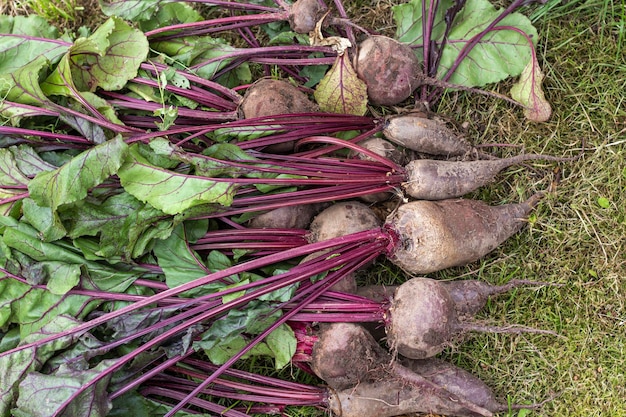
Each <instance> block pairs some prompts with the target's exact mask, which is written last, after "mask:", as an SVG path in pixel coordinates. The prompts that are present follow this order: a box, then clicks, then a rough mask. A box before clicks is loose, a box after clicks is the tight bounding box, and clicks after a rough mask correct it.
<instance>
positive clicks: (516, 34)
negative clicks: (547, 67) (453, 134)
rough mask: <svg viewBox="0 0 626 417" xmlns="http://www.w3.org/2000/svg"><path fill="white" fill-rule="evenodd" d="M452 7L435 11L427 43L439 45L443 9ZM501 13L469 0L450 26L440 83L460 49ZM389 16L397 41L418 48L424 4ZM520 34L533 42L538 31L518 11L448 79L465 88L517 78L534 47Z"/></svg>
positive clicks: (415, 1) (484, 1)
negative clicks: (394, 28) (392, 18)
mask: <svg viewBox="0 0 626 417" xmlns="http://www.w3.org/2000/svg"><path fill="white" fill-rule="evenodd" d="M429 3H430V2H427V7H430V5H429ZM452 5H453V2H451V1H450V0H445V1H442V2H441V3H440V5H439V7H438V9H437V10H436V12H435V20H434V26H433V29H432V34H431V40H434V41H437V42H441V41H442V37H443V34H444V30H445V22H444V15H445V10H447V9H448V8H449V7H450V6H452ZM502 11H503V9H496V8H495V7H494V6H493V5H492V4H491V3H490V2H489V1H488V0H467V2H466V3H465V6H464V7H463V9H461V11H460V12H459V13H458V14H457V15H456V17H455V19H454V21H453V22H452V27H451V29H450V32H449V33H448V37H447V42H446V45H445V47H444V48H443V51H442V53H441V60H440V62H439V67H438V68H437V74H436V78H439V79H442V78H444V77H445V76H446V74H447V73H448V71H449V70H450V69H451V68H452V66H453V65H455V64H456V61H457V59H458V58H459V56H460V53H461V51H462V50H463V48H464V47H465V46H466V45H468V44H469V43H470V42H471V41H472V39H473V38H474V37H475V36H477V35H478V34H480V33H481V32H482V31H483V30H484V29H486V28H487V27H488V26H489V25H490V24H491V23H492V22H493V21H494V20H495V19H496V18H498V17H499V16H500V14H501V13H502ZM393 13H394V19H395V20H396V24H397V28H398V29H397V31H396V37H397V39H398V40H400V41H401V42H405V43H407V44H409V45H411V46H413V47H417V48H421V47H422V44H423V38H422V30H423V27H422V0H412V1H410V2H409V3H406V4H403V5H401V6H396V7H394V9H393ZM524 34H526V35H527V36H528V37H530V39H531V40H532V42H533V43H536V42H537V38H538V34H537V30H536V29H535V28H534V27H533V25H532V23H531V22H530V20H529V19H528V18H527V17H526V16H524V15H522V14H520V13H511V14H509V15H507V16H506V17H504V18H503V19H502V20H501V21H499V22H498V24H497V26H496V27H495V28H493V29H491V30H490V31H488V32H487V33H486V34H485V35H484V36H483V37H482V38H480V39H479V40H478V43H477V44H476V45H475V46H474V47H473V48H472V49H471V50H470V51H469V54H468V55H467V56H465V57H464V58H463V59H462V60H461V61H460V63H459V65H458V67H457V68H456V70H454V72H453V73H452V74H451V76H450V78H448V80H447V81H448V82H450V83H453V84H458V85H463V86H466V87H480V86H484V85H487V84H490V83H495V82H498V81H501V80H504V79H506V78H508V77H515V76H518V75H520V74H521V72H522V70H523V69H524V67H525V66H526V64H527V63H528V61H529V60H530V57H531V47H532V45H530V44H529V42H528V40H527V38H526V36H524ZM419 52H420V51H418V55H420V54H419ZM420 58H421V56H420Z"/></svg>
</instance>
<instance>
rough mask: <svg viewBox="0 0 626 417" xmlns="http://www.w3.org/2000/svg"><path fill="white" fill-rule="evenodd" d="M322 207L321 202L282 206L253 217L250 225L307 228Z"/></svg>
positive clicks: (273, 227) (261, 227)
mask: <svg viewBox="0 0 626 417" xmlns="http://www.w3.org/2000/svg"><path fill="white" fill-rule="evenodd" d="M321 207H322V205H321V204H301V205H298V206H286V207H280V208H277V209H274V210H271V211H268V212H266V213H263V214H260V215H258V216H256V217H254V218H252V219H251V220H250V222H249V224H248V227H250V228H253V229H264V228H265V229H306V228H308V227H309V225H310V224H311V219H313V216H315V214H316V213H317V212H318V211H319V210H320V208H321Z"/></svg>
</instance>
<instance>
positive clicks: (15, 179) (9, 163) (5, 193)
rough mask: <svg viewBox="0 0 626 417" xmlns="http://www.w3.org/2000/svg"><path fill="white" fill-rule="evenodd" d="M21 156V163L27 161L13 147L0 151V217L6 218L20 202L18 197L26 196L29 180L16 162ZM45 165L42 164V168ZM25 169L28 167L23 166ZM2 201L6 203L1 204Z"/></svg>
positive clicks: (25, 157) (26, 157)
mask: <svg viewBox="0 0 626 417" xmlns="http://www.w3.org/2000/svg"><path fill="white" fill-rule="evenodd" d="M22 154H23V155H24V158H22V162H24V163H25V161H26V160H27V159H29V158H28V156H27V155H26V154H25V152H21V151H20V150H19V149H18V148H16V147H15V146H12V147H11V148H9V149H0V215H3V216H8V215H9V214H10V213H11V212H12V211H13V208H14V207H16V206H15V205H16V204H18V203H19V202H20V201H21V199H20V198H19V197H20V195H22V196H24V197H25V196H26V195H25V193H27V190H26V187H27V185H28V182H29V181H30V179H29V178H28V177H27V176H26V174H25V173H24V172H23V171H22V170H21V169H20V167H19V164H18V161H17V160H16V156H17V157H20V158H21V155H22ZM42 162H43V161H42ZM46 165H47V164H45V163H44V164H43V166H46ZM25 168H26V169H28V168H29V166H28V165H25ZM2 200H4V201H7V202H5V203H2V202H1V201H2ZM18 207H19V206H18Z"/></svg>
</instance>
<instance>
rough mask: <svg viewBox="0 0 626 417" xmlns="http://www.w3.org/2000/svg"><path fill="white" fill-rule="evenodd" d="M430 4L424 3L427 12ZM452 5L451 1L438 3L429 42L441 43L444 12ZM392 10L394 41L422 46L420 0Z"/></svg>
mask: <svg viewBox="0 0 626 417" xmlns="http://www.w3.org/2000/svg"><path fill="white" fill-rule="evenodd" d="M431 3H432V2H431V1H429V0H427V1H426V10H427V11H428V10H429V9H430V7H432V5H431ZM453 3H454V2H453V0H440V1H439V2H438V4H439V6H438V7H437V9H436V10H435V18H434V25H433V28H432V31H431V33H430V39H431V40H433V41H437V42H441V40H442V38H443V35H444V32H445V30H446V23H445V21H444V16H445V14H446V10H448V9H449V8H450V7H452V5H453ZM392 10H393V20H395V22H396V39H397V40H398V41H400V42H403V43H407V44H409V45H413V46H418V45H423V44H424V38H423V36H424V29H423V26H422V0H411V1H409V2H407V3H403V4H399V5H396V6H393V7H392ZM416 52H417V50H416ZM418 57H420V59H421V54H420V53H418Z"/></svg>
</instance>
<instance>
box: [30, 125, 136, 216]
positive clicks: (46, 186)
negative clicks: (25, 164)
mask: <svg viewBox="0 0 626 417" xmlns="http://www.w3.org/2000/svg"><path fill="white" fill-rule="evenodd" d="M127 150H128V146H127V145H126V143H125V142H124V141H123V140H122V138H121V137H120V136H118V137H116V138H115V139H111V140H109V141H106V142H104V143H103V144H101V145H97V146H94V147H93V148H90V149H88V150H86V151H84V152H82V153H80V154H78V155H76V156H75V157H74V158H72V159H71V160H70V161H69V162H68V163H66V164H65V165H62V166H61V167H60V168H58V169H55V170H54V171H46V172H42V173H40V174H38V175H37V176H36V177H35V178H34V179H32V180H31V181H30V183H29V184H28V190H29V191H30V197H31V198H32V199H33V200H35V202H36V203H37V204H39V205H40V206H42V207H50V208H51V209H52V210H53V211H54V210H56V209H57V208H58V207H59V206H61V205H63V204H69V203H73V202H75V201H79V200H82V199H84V198H85V197H86V196H87V192H88V191H89V189H91V188H92V187H95V186H97V185H99V184H101V183H102V182H103V181H104V180H105V179H107V178H109V177H110V176H111V175H113V174H115V173H116V172H117V170H118V168H119V167H120V166H121V165H122V162H123V161H124V158H125V156H126V153H127Z"/></svg>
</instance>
